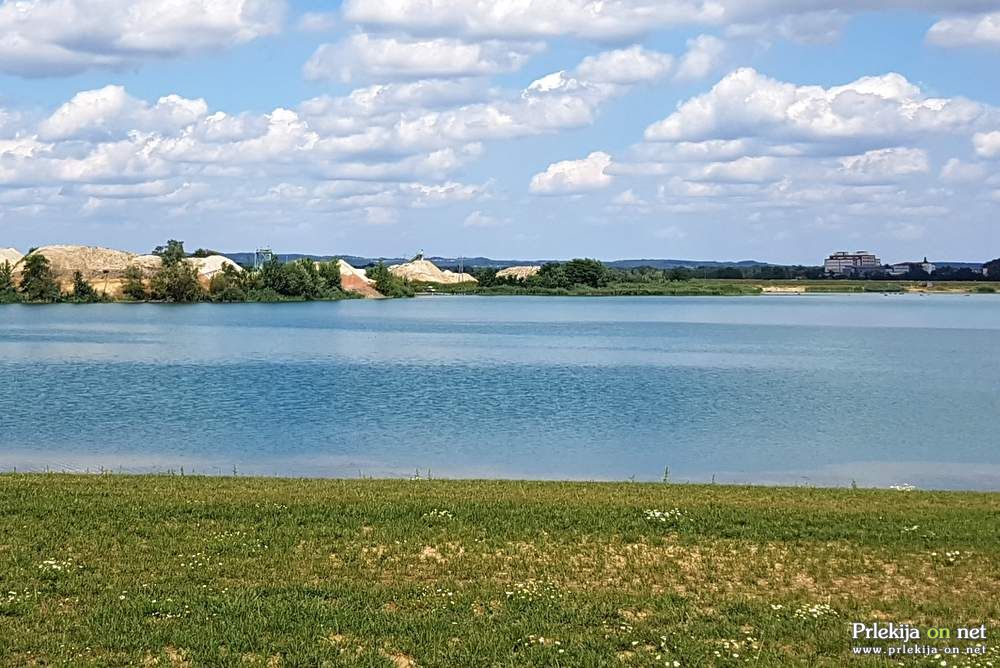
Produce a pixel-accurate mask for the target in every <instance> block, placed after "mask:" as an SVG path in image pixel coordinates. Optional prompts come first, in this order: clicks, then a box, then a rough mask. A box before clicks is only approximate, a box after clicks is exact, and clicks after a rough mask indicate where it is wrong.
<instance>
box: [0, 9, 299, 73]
mask: <svg viewBox="0 0 1000 668" xmlns="http://www.w3.org/2000/svg"><path fill="white" fill-rule="evenodd" d="M284 14H285V2H284V1H283V0H211V2H208V1H206V0H169V1H167V0H128V1H125V0H18V1H17V2H2V3H0V71H3V72H7V73H10V74H17V75H21V76H54V75H65V74H73V73H76V72H81V71H84V70H87V69H90V68H94V67H99V68H122V67H127V66H133V65H136V64H138V63H141V62H142V61H143V60H145V59H148V58H154V57H161V58H162V57H171V56H178V55H183V54H189V53H194V52H198V51H202V50H205V49H215V48H223V47H228V46H233V45H236V44H243V43H246V42H249V41H252V40H254V39H257V38H259V37H263V36H265V35H271V34H274V33H276V32H278V31H279V30H280V29H281V27H282V24H283V22H284Z"/></svg>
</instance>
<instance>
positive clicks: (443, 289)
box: [414, 278, 1000, 297]
mask: <svg viewBox="0 0 1000 668" xmlns="http://www.w3.org/2000/svg"><path fill="white" fill-rule="evenodd" d="M414 287H415V288H416V290H417V291H418V292H422V293H427V292H434V293H439V294H461V295H485V296H493V295H496V296H499V295H538V296H562V297H603V296H619V297H621V296H663V297H674V296H677V297H682V296H742V295H759V294H766V293H770V292H802V293H872V292H876V293H902V292H921V293H924V292H931V293H962V294H976V293H980V294H995V293H1000V283H998V282H987V281H977V282H971V281H970V282H962V281H949V282H944V281H942V282H938V283H933V282H931V283H924V282H918V281H844V280H798V281H788V280H756V279H713V278H709V279H691V280H687V281H668V282H651V283H611V284H608V285H606V286H602V287H599V288H592V287H588V286H583V285H578V286H576V287H573V288H544V287H538V286H531V285H518V284H514V285H491V286H479V285H476V284H475V283H458V284H453V285H440V284H428V283H416V284H414Z"/></svg>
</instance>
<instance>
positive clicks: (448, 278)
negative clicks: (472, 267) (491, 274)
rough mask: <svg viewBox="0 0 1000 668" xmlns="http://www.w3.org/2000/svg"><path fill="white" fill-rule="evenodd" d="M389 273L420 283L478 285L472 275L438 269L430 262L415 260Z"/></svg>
mask: <svg viewBox="0 0 1000 668" xmlns="http://www.w3.org/2000/svg"><path fill="white" fill-rule="evenodd" d="M389 271H390V272H392V273H393V275H395V276H399V277H401V278H405V279H407V280H410V281H419V282H420V283H477V282H478V281H476V279H475V278H474V277H473V276H472V275H471V274H466V273H462V274H457V273H455V272H453V271H449V270H447V269H446V270H444V271H441V270H440V269H438V268H437V267H436V266H435V265H434V263H433V262H431V261H430V260H413V261H412V262H407V263H406V264H394V265H392V266H391V267H389Z"/></svg>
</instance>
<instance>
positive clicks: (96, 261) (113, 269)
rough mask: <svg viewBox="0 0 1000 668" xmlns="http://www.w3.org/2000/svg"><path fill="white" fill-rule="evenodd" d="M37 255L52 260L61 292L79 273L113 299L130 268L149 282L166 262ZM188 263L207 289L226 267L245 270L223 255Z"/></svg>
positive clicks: (58, 252) (51, 252)
mask: <svg viewBox="0 0 1000 668" xmlns="http://www.w3.org/2000/svg"><path fill="white" fill-rule="evenodd" d="M33 253H34V254H38V255H44V256H45V258H46V259H47V260H48V261H49V266H50V268H51V270H52V277H53V278H54V279H55V280H56V282H57V283H58V284H59V288H60V289H61V290H64V291H68V290H70V289H71V287H72V285H73V274H75V273H76V272H78V271H79V272H80V273H81V274H82V275H83V278H84V279H85V280H86V281H87V282H88V283H90V284H91V285H93V286H94V288H95V289H96V290H97V291H98V292H103V293H106V294H107V295H108V296H110V297H119V296H121V294H122V287H123V285H124V283H125V272H126V270H127V269H128V268H129V267H130V266H136V267H139V269H141V270H142V274H143V277H144V278H146V279H147V280H148V279H150V278H151V277H152V276H153V274H155V273H156V272H157V271H158V270H159V269H160V267H161V266H163V261H162V259H161V258H160V257H159V256H157V255H136V254H135V253H129V252H126V251H120V250H114V249H112V248H100V247H98V246H67V245H57V246H42V247H41V248H38V249H36V250H35V251H33ZM188 261H189V262H190V263H191V264H192V265H194V267H195V268H196V269H197V270H198V280H199V282H200V283H201V284H202V285H203V286H205V287H207V286H208V284H209V281H211V280H212V276H214V275H215V274H217V273H218V272H220V271H222V268H223V267H224V266H226V265H232V266H233V267H236V270H237V271H242V269H241V268H240V267H239V265H237V264H236V263H235V262H233V261H232V260H230V259H229V258H227V257H223V256H221V255H210V256H209V257H203V258H190V259H189V260H188ZM23 265H24V260H23V258H22V259H21V261H20V262H19V263H18V265H17V266H16V267H15V270H14V273H15V275H16V276H20V272H21V268H22V267H23Z"/></svg>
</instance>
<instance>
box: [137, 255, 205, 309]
mask: <svg viewBox="0 0 1000 668" xmlns="http://www.w3.org/2000/svg"><path fill="white" fill-rule="evenodd" d="M150 287H151V292H152V294H153V298H154V299H162V300H164V301H168V302H176V303H185V302H196V301H199V300H200V299H202V298H203V297H204V296H205V292H204V290H202V287H201V284H200V283H199V282H198V270H197V269H196V268H195V267H194V265H192V264H191V263H190V262H187V261H186V260H181V261H180V262H176V263H173V264H166V263H164V265H163V267H161V268H160V270H159V271H157V272H156V275H155V276H153V280H152V283H151V285H150Z"/></svg>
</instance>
